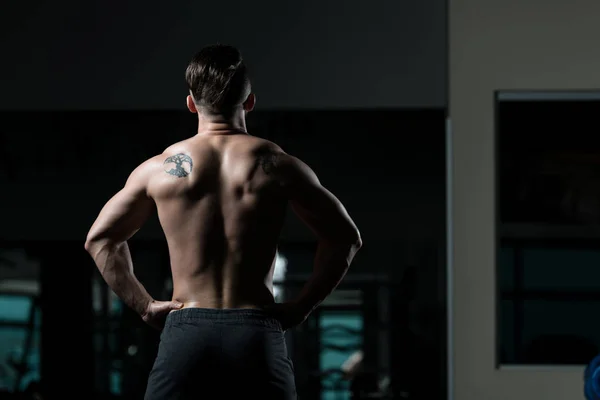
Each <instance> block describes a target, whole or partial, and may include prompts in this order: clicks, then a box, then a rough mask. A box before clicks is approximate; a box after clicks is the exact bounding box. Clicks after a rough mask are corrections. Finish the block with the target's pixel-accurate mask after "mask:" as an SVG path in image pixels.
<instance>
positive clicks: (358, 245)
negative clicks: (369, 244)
mask: <svg viewBox="0 0 600 400" xmlns="http://www.w3.org/2000/svg"><path fill="white" fill-rule="evenodd" d="M362 245H363V241H362V237H361V236H360V232H358V231H356V239H355V241H354V245H353V247H354V248H355V249H356V251H358V250H360V248H361V247H362Z"/></svg>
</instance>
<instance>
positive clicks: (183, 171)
mask: <svg viewBox="0 0 600 400" xmlns="http://www.w3.org/2000/svg"><path fill="white" fill-rule="evenodd" d="M193 167H194V163H193V161H192V158H191V157H190V156H188V155H186V154H183V153H179V154H175V155H174V156H171V157H167V159H166V160H165V162H164V163H163V168H164V170H165V172H166V173H167V174H169V175H173V176H176V177H178V178H185V177H186V176H188V175H189V174H191V173H192V168H193Z"/></svg>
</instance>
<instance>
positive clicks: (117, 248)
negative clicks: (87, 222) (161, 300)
mask: <svg viewBox="0 0 600 400" xmlns="http://www.w3.org/2000/svg"><path fill="white" fill-rule="evenodd" d="M153 167H154V162H153V160H148V161H146V162H145V163H143V164H142V165H140V166H139V167H138V168H136V169H135V170H134V171H133V172H132V173H131V175H130V176H129V178H128V179H127V183H126V184H125V187H123V189H121V190H120V191H119V192H118V193H117V194H116V195H114V196H113V197H112V198H111V199H110V200H109V201H108V203H106V205H105V206H104V207H103V208H102V211H101V212H100V214H99V215H98V218H97V219H96V221H95V222H94V224H93V225H92V227H91V229H90V231H89V233H88V235H87V239H86V242H85V249H86V250H87V251H88V253H90V255H91V256H92V258H93V259H94V262H95V263H96V266H97V267H98V269H99V270H100V273H101V274H102V277H103V278H104V280H105V281H106V283H107V284H108V286H110V288H111V289H112V290H113V291H114V292H115V293H116V294H117V296H119V297H120V298H121V300H123V302H124V303H125V304H126V305H127V306H129V307H131V308H132V309H133V310H135V311H136V312H137V313H138V314H139V315H140V316H142V318H145V316H146V314H147V312H148V309H149V307H150V304H151V303H152V302H153V299H152V296H150V294H148V292H147V291H146V289H145V288H144V286H143V285H142V284H141V283H140V281H138V279H137V278H136V277H135V275H134V273H133V263H132V260H131V253H130V252H129V246H128V245H127V240H129V239H130V238H131V237H132V236H133V235H134V234H135V233H136V232H137V231H138V230H139V229H140V228H141V227H142V225H143V224H144V222H145V221H146V220H147V219H148V217H149V216H150V214H151V213H152V212H153V210H154V201H153V200H152V199H151V198H150V197H149V196H148V194H147V187H148V182H149V179H150V174H151V173H152V172H153V171H152V170H153Z"/></svg>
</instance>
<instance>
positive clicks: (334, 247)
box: [295, 242, 360, 314]
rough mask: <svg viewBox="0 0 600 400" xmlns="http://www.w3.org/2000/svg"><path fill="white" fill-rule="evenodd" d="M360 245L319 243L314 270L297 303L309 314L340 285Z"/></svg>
mask: <svg viewBox="0 0 600 400" xmlns="http://www.w3.org/2000/svg"><path fill="white" fill-rule="evenodd" d="M359 248H360V243H356V244H352V245H350V244H349V245H338V244H328V243H326V242H319V245H318V247H317V254H316V256H315V261H314V270H313V274H312V275H311V277H310V279H309V280H308V282H307V283H306V284H305V285H304V287H303V289H302V290H301V292H300V294H299V295H298V297H297V298H296V300H295V302H296V303H297V304H298V305H299V306H300V308H301V309H302V310H303V311H304V312H305V313H306V314H309V313H310V312H312V311H313V310H314V309H315V308H317V307H318V306H319V304H321V303H322V302H323V300H325V299H326V298H327V297H328V296H329V295H330V294H331V293H332V292H333V291H334V290H335V289H336V288H337V286H338V285H339V284H340V282H341V281H342V279H343V278H344V276H345V275H346V272H347V271H348V268H349V267H350V264H351V263H352V260H353V258H354V256H355V254H356V252H357V251H358V250H359Z"/></svg>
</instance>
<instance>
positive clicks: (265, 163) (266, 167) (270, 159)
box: [260, 153, 279, 175]
mask: <svg viewBox="0 0 600 400" xmlns="http://www.w3.org/2000/svg"><path fill="white" fill-rule="evenodd" d="M278 161H279V155H277V154H275V153H265V154H263V155H261V156H260V166H261V167H262V169H263V171H264V172H265V174H267V175H271V174H272V173H273V171H274V170H275V168H276V167H277V162H278Z"/></svg>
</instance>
